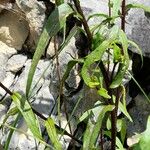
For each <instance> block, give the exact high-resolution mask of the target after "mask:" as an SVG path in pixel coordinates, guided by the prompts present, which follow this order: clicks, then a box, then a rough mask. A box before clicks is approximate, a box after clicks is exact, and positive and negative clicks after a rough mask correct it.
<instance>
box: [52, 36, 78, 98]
mask: <svg viewBox="0 0 150 150" xmlns="http://www.w3.org/2000/svg"><path fill="white" fill-rule="evenodd" d="M73 57H74V58H77V57H78V55H77V49H76V47H75V38H72V39H71V41H70V43H69V44H68V45H67V46H66V47H65V48H64V49H63V50H62V51H61V52H60V54H59V57H58V60H59V65H58V66H57V62H56V59H55V60H54V61H53V64H52V66H51V68H52V72H51V84H50V92H51V94H52V95H53V96H54V99H57V97H58V95H59V86H60V81H59V77H60V78H62V76H63V75H64V73H65V71H66V69H67V64H68V62H69V61H70V60H73ZM76 73H77V72H76V71H75V69H74V70H73V72H72V75H70V77H69V78H68V80H67V83H68V85H69V86H71V87H72V88H75V87H77V86H78V85H77V84H78V83H79V80H80V79H79V78H78V76H77V74H76Z"/></svg>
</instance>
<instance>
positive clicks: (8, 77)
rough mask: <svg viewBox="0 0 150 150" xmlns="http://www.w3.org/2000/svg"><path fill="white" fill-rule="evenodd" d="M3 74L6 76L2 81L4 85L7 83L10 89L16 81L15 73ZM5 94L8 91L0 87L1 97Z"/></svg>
mask: <svg viewBox="0 0 150 150" xmlns="http://www.w3.org/2000/svg"><path fill="white" fill-rule="evenodd" d="M3 75H4V77H3V80H2V81H1V82H2V83H3V85H5V86H6V87H7V88H8V89H9V88H10V87H11V85H12V84H13V82H14V78H15V75H14V74H12V73H11V72H5V74H3ZM5 94H6V91H5V90H3V89H2V88H1V87H0V98H1V97H3V96H4V95H5Z"/></svg>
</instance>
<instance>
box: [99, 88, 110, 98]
mask: <svg viewBox="0 0 150 150" xmlns="http://www.w3.org/2000/svg"><path fill="white" fill-rule="evenodd" d="M97 92H98V94H99V95H100V96H102V97H104V98H106V99H110V98H111V96H110V95H109V94H108V91H107V90H106V89H104V88H100V89H99V90H98V91H97Z"/></svg>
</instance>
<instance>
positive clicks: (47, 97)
mask: <svg viewBox="0 0 150 150" xmlns="http://www.w3.org/2000/svg"><path fill="white" fill-rule="evenodd" d="M49 82H50V81H48V80H46V81H45V83H44V84H43V86H42V87H41V89H40V91H39V92H38V93H37V94H36V95H35V98H34V100H33V102H32V106H33V107H34V108H35V110H37V111H38V112H40V113H41V114H42V115H44V116H45V117H49V115H50V114H51V113H52V110H53V107H54V106H55V101H54V98H53V96H52V95H51V93H50V91H49V86H48V85H47V84H48V83H49Z"/></svg>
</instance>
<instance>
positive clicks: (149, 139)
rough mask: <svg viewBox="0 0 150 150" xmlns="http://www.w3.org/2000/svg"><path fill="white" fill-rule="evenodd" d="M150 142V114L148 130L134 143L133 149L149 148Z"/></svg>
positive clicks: (144, 149)
mask: <svg viewBox="0 0 150 150" xmlns="http://www.w3.org/2000/svg"><path fill="white" fill-rule="evenodd" d="M149 143H150V116H149V117H148V121H147V127H146V130H145V131H144V132H143V133H142V134H141V136H140V140H139V142H138V143H137V144H135V145H134V147H133V150H149V148H150V147H149Z"/></svg>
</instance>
